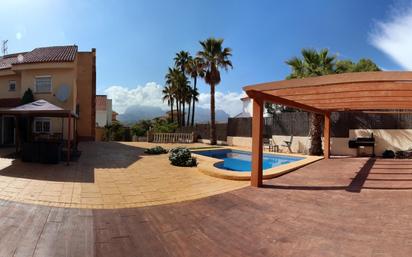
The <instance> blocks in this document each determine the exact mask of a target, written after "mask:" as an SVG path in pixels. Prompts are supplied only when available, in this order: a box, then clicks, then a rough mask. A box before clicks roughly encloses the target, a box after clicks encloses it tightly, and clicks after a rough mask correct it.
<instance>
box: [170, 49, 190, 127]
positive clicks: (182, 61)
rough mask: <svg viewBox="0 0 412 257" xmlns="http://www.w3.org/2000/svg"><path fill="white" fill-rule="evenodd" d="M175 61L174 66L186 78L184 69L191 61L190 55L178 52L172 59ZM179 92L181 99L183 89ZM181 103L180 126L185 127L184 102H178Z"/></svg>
mask: <svg viewBox="0 0 412 257" xmlns="http://www.w3.org/2000/svg"><path fill="white" fill-rule="evenodd" d="M173 60H174V61H175V66H176V67H177V68H178V69H180V71H181V72H182V73H183V75H184V76H186V67H187V65H188V63H189V62H190V60H192V56H191V55H190V53H189V52H187V51H180V52H178V53H176V56H175V58H174V59H173ZM180 90H181V94H182V97H184V94H185V93H186V92H185V90H186V89H185V88H180ZM180 103H181V107H182V108H181V109H182V119H181V123H182V126H185V107H186V101H184V100H183V101H180Z"/></svg>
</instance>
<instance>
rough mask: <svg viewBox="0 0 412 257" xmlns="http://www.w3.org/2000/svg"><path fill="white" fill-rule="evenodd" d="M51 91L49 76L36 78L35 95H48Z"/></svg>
mask: <svg viewBox="0 0 412 257" xmlns="http://www.w3.org/2000/svg"><path fill="white" fill-rule="evenodd" d="M51 89H52V82H51V76H38V77H36V93H50V92H51Z"/></svg>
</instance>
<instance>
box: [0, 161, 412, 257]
mask: <svg viewBox="0 0 412 257" xmlns="http://www.w3.org/2000/svg"><path fill="white" fill-rule="evenodd" d="M411 231H412V161H410V160H405V161H403V160H390V161H386V160H376V161H374V160H368V159H333V160H323V161H319V162H317V163H314V164H311V165H309V166H306V167H304V168H301V169H299V170H297V171H295V172H293V173H289V174H287V175H285V176H282V177H279V178H276V179H273V180H270V181H266V187H265V188H259V189H257V188H251V187H245V188H242V189H239V190H235V191H231V192H228V193H224V194H219V195H215V196H211V197H207V198H202V199H198V200H194V201H187V202H181V203H176V204H168V205H159V206H151V207H142V208H130V209H114V210H99V209H95V210H88V209H72V208H54V207H47V206H40V205H37V206H36V205H29V204H20V203H15V202H10V201H3V200H0V256H2V257H8V256H41V257H49V256H82V257H83V256H99V257H106V256H107V257H118V256H119V257H120V256H152V257H153V256H159V257H160V256H161V257H165V256H195V257H198V256H236V257H241V256H256V257H260V256H281V257H287V256H297V257H301V256H305V257H306V256H314V257H315V256H316V257H318V256H322V257H328V256H360V257H362V256H367V257H378V256H379V257H381V256H393V257H395V256H396V257H403V256H405V257H406V256H411V252H412V232H411Z"/></svg>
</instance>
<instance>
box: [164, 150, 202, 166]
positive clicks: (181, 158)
mask: <svg viewBox="0 0 412 257" xmlns="http://www.w3.org/2000/svg"><path fill="white" fill-rule="evenodd" d="M169 160H170V162H171V163H172V165H174V166H180V167H193V166H196V165H197V162H196V158H194V157H192V154H191V152H190V150H189V149H187V148H185V147H177V148H173V149H171V150H170V151H169Z"/></svg>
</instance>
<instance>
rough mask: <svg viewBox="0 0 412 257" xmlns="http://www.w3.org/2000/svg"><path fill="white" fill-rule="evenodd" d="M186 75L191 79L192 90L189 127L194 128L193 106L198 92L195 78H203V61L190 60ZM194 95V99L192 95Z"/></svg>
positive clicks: (198, 59) (199, 59) (196, 58)
mask: <svg viewBox="0 0 412 257" xmlns="http://www.w3.org/2000/svg"><path fill="white" fill-rule="evenodd" d="M186 71H187V74H189V76H190V77H191V78H192V79H193V90H192V95H193V96H192V121H191V126H192V127H193V126H194V123H195V105H196V101H198V99H197V96H198V95H199V92H198V91H197V78H198V77H200V78H204V76H205V64H204V63H203V60H202V59H201V58H199V57H195V58H193V59H191V60H190V61H189V63H188V65H187V67H186ZM195 94H197V95H196V99H195V98H194V95H195Z"/></svg>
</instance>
